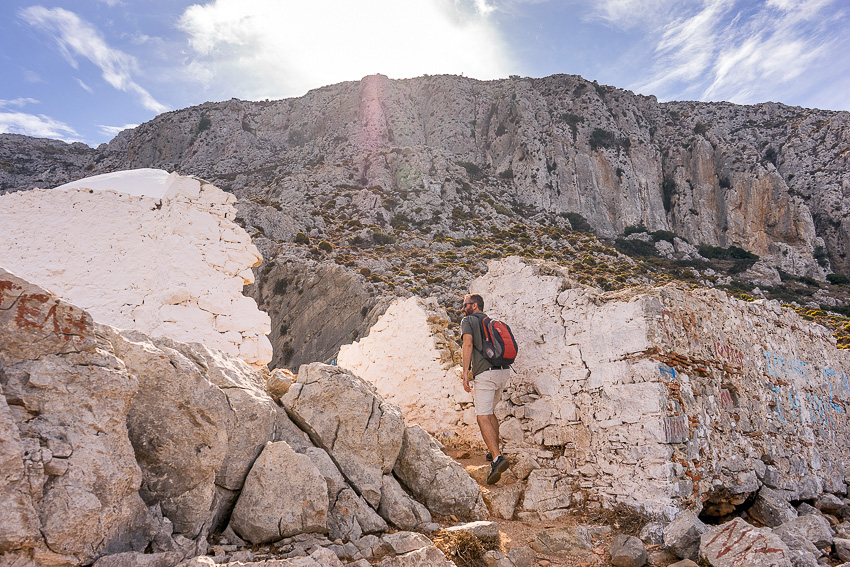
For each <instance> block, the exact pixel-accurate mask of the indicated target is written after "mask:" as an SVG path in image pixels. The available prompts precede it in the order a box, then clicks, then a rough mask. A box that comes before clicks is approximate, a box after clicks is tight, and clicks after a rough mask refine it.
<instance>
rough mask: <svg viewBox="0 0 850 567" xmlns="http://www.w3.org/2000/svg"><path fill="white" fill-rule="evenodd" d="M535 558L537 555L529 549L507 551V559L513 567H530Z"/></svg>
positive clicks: (519, 548) (517, 548) (516, 548)
mask: <svg viewBox="0 0 850 567" xmlns="http://www.w3.org/2000/svg"><path fill="white" fill-rule="evenodd" d="M536 558H537V554H536V553H534V550H532V549H531V548H530V547H526V546H522V547H514V548H513V549H511V550H510V551H508V559H510V560H511V562H512V563H513V564H514V567H531V564H532V562H533V561H534V560H535V559H536Z"/></svg>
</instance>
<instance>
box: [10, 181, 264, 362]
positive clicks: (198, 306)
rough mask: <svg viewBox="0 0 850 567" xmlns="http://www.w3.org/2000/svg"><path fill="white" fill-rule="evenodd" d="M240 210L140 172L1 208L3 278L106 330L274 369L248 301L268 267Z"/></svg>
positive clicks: (229, 199) (189, 185)
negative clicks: (29, 286) (69, 306)
mask: <svg viewBox="0 0 850 567" xmlns="http://www.w3.org/2000/svg"><path fill="white" fill-rule="evenodd" d="M235 201H236V198H235V197H234V196H233V195H230V194H228V193H225V192H224V191H221V190H220V189H218V188H217V187H215V186H213V185H211V184H209V183H204V182H202V181H200V180H198V179H195V178H192V177H184V176H180V175H177V174H175V173H172V174H170V175H169V174H168V173H167V172H164V171H161V170H149V169H148V170H134V171H127V172H118V173H114V174H107V175H102V176H96V177H92V178H88V179H83V180H80V181H77V182H74V183H72V184H68V185H65V186H62V187H60V188H56V189H50V190H41V189H35V190H33V191H23V192H18V193H11V194H7V195H4V196H0V233H2V234H3V237H4V242H5V244H4V245H3V246H0V266H2V267H3V268H5V269H6V270H9V271H11V272H13V273H15V274H16V275H18V276H20V277H22V278H25V279H27V280H29V281H32V282H34V283H37V284H38V285H41V286H43V287H46V288H48V289H50V290H51V291H53V292H54V293H56V294H57V295H59V296H61V297H62V298H64V299H67V300H68V301H70V302H71V303H74V304H75V305H77V306H79V307H81V308H83V309H86V310H88V311H89V312H90V313H91V314H92V316H93V317H94V318H95V319H96V320H97V321H100V322H103V323H107V324H109V325H112V326H115V327H119V328H125V329H137V330H139V331H142V332H144V333H146V334H149V335H152V336H159V335H161V336H166V337H170V338H172V339H175V340H178V341H181V342H200V343H204V344H206V345H208V346H210V347H213V348H216V349H220V350H222V351H224V352H227V353H228V354H231V355H233V356H239V357H240V358H242V359H243V360H245V361H246V362H249V363H251V364H255V365H265V364H266V363H268V361H270V360H271V354H272V350H271V343H270V342H269V340H268V338H267V337H266V335H267V334H268V333H269V332H270V330H271V327H270V326H271V321H270V319H269V317H268V315H267V314H266V313H264V312H262V311H260V310H259V309H258V308H257V304H256V302H255V301H254V300H253V299H251V298H249V297H245V296H243V295H242V288H243V286H244V285H245V284H248V283H252V282H253V274H252V272H251V269H250V268H251V267H252V266H256V265H259V263H260V262H261V260H262V258H261V256H260V253H259V251H258V250H257V248H256V247H255V246H254V245H253V244H252V243H251V238H250V236H249V235H248V234H247V233H246V232H245V231H244V230H243V229H242V228H241V227H239V226H238V225H236V224H235V223H234V222H233V218H234V216H235V213H236V210H235V209H234V207H233V203H235Z"/></svg>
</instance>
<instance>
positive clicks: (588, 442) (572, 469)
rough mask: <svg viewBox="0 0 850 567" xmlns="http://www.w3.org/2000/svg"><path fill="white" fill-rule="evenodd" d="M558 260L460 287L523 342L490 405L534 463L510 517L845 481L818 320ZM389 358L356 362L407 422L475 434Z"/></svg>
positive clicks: (661, 504)
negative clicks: (610, 284)
mask: <svg viewBox="0 0 850 567" xmlns="http://www.w3.org/2000/svg"><path fill="white" fill-rule="evenodd" d="M555 270H556V269H555V268H551V267H546V266H543V265H538V266H532V265H528V264H525V263H523V262H522V261H520V260H519V259H517V258H509V259H507V260H505V261H498V262H492V263H491V264H490V271H489V273H488V274H487V275H486V276H485V277H483V278H479V279H477V280H475V281H474V282H472V284H471V286H470V289H471V291H472V292H473V293H480V294H481V295H483V296H484V298H485V303H486V309H485V311H487V313H488V314H490V315H491V316H496V317H499V318H504V319H505V320H506V321H508V322H509V323H510V325H511V327H512V329H513V332H514V334H515V336H516V337H517V339H518V341H519V343H520V356H519V358H518V359H517V363H516V364H515V369H516V370H517V373H516V374H515V375H513V376H512V379H511V382H510V384H509V386H508V388H507V390H506V392H505V395H504V396H503V398H502V401H501V402H500V403H499V405H498V406H497V408H496V415H497V416H498V417H499V419H500V420H501V423H502V426H501V433H502V437H503V443H504V446H505V447H504V448H505V452H506V453H507V454H508V455H509V456H511V457H512V458H513V460H514V462H515V463H532V465H531V468H536V469H537V470H534V471H533V472H531V474H530V475H528V476H527V478H526V479H525V487H524V493H523V495H522V497H521V498H520V500H519V502H518V505H517V508H516V512H515V515H516V516H518V517H523V516H539V517H545V518H554V517H557V516H558V515H560V514H562V513H564V511H565V510H566V509H568V508H569V507H571V506H574V505H576V504H581V503H584V502H587V501H597V502H600V503H602V504H604V505H606V506H614V505H616V504H618V503H624V504H627V505H630V506H632V507H635V508H637V509H639V510H643V511H645V512H648V513H651V514H654V515H659V516H663V517H668V518H672V517H673V515H674V514H675V512H676V511H677V510H678V509H681V508H686V507H696V508H697V509H700V510H703V511H704V512H705V513H706V514H713V515H717V516H721V515H724V514H727V513H729V512H731V511H733V510H734V509H735V506H738V505H741V504H743V503H744V502H745V501H746V499H747V498H748V497H749V496H750V495H752V494H754V493H755V492H756V491H757V490H758V489H759V488H760V487H761V486H762V485H767V486H770V487H773V488H778V489H781V490H785V491H787V492H786V493H785V495H786V497H787V498H788V499H789V500H796V499H806V498H811V497H813V496H814V495H816V494H818V493H820V492H823V491H824V490H826V491H829V492H837V493H843V492H844V491H845V490H846V486H845V483H846V481H847V478H846V476H845V475H846V474H847V467H848V465H850V449H848V445H850V443H848V441H850V439H848V431H850V428H848V425H847V422H846V412H847V410H848V407H849V406H850V383H848V379H847V376H848V375H850V356H848V355H847V353H845V352H844V351H840V350H838V349H836V348H835V346H834V344H833V342H832V341H831V337H830V336H829V335H828V332H827V331H826V330H825V329H824V328H823V327H820V326H817V325H814V324H810V323H808V322H806V321H803V320H802V319H801V318H800V317H799V316H798V315H797V314H796V313H794V312H793V311H790V310H787V309H783V308H782V307H781V306H779V304H777V303H775V302H753V303H746V302H742V301H740V300H737V299H734V298H730V297H728V296H726V295H725V294H724V293H723V292H720V291H716V290H705V289H696V290H686V289H683V288H680V287H676V286H667V287H663V288H642V289H634V290H629V291H627V292H619V293H609V294H600V293H598V292H596V291H594V290H590V289H586V288H580V287H572V284H571V282H570V280H569V278H568V277H567V276H566V274H565V273H562V272H557V271H555ZM390 314H391V310H390V311H388V316H389V315H390ZM397 321H401V319H398V320H397ZM407 322H408V323H410V324H414V323H415V322H414V321H413V320H412V319H408V320H407ZM398 327H399V325H398V324H395V325H390V324H388V325H385V326H384V327H382V328H378V327H377V326H376V327H375V328H373V330H372V332H370V335H369V337H367V338H368V340H363V341H360V343H355V344H354V345H352V346H350V347H348V348H347V349H343V350H342V352H341V353H340V359H339V360H340V364H342V365H345V364H347V363H348V361H350V360H353V359H354V352H357V351H359V354H358V355H357V357H359V359H361V360H364V359H369V358H370V357H371V356H372V353H373V352H374V350H373V349H374V348H375V347H374V346H373V345H378V344H380V345H382V346H381V348H382V350H383V352H384V353H385V354H384V356H386V357H392V356H393V354H392V353H393V352H395V351H396V350H397V349H396V348H395V345H394V344H393V343H394V341H398V340H399V337H400V336H401V335H400V334H399V332H398V331H393V330H392V329H393V328H398ZM408 332H409V331H408ZM395 344H396V345H397V344H398V343H397V342H396V343H395ZM394 361H395V364H392V365H389V364H388V363H387V364H384V365H383V366H382V367H381V368H378V367H370V366H368V365H366V366H361V367H360V368H359V370H358V372H359V373H360V374H361V375H362V376H364V377H366V378H367V379H369V380H370V381H372V382H374V383H375V384H376V385H377V387H378V389H379V391H381V392H382V393H383V392H384V391H387V390H391V391H392V392H393V395H394V398H395V399H396V403H399V404H400V405H402V407H404V406H405V404H406V405H407V406H415V407H417V410H416V411H417V414H416V415H417V417H411V418H410V419H411V421H417V422H419V423H420V424H421V425H422V426H423V427H425V428H426V429H429V430H430V431H432V432H433V433H435V434H440V433H442V434H443V435H444V436H445V435H448V434H449V433H450V432H451V431H455V432H460V433H461V435H462V436H464V437H466V438H476V439H477V430H476V428H475V427H474V425H472V423H474V420H472V422H471V421H470V420H469V419H468V418H467V419H465V417H466V416H465V415H464V412H465V410H466V408H467V406H466V405H465V404H464V403H463V402H462V398H453V397H447V396H439V395H431V396H423V395H420V391H421V390H420V389H419V388H420V386H419V385H418V384H419V383H428V382H429V378H428V377H426V376H424V373H425V372H426V370H425V369H421V370H416V371H414V370H412V366H411V365H409V363H406V362H405V360H404V359H403V358H395V359H394ZM405 364H408V366H407V367H406V366H405ZM390 366H391V367H392V369H393V370H392V374H393V376H394V378H393V379H392V381H391V380H389V378H388V374H387V373H386V372H385V370H384V368H388V367H390ZM454 372H455V373H454V375H452V374H451V373H447V372H442V373H441V374H439V375H438V374H436V373H435V374H433V375H431V377H430V380H431V381H438V380H445V379H449V380H451V379H452V378H453V377H455V378H454V379H455V380H459V378H456V376H457V375H458V374H457V372H458V370H457V369H455V371H454ZM405 376H415V377H416V378H415V380H416V383H413V382H410V383H408V382H406V379H405ZM452 413H453V415H454V422H455V423H454V427H452V426H451V423H450V422H451V421H452V419H451V417H450V416H451V415H452ZM437 414H441V415H442V418H441V420H440V421H436V420H429V419H428V416H429V415H437ZM418 420H422V421H418ZM523 466H525V465H523ZM526 474H527V473H526Z"/></svg>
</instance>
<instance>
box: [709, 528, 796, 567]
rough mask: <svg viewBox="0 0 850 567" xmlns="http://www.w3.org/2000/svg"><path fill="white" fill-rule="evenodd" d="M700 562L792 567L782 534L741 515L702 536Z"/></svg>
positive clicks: (715, 566) (725, 565) (720, 566)
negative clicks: (744, 518)
mask: <svg viewBox="0 0 850 567" xmlns="http://www.w3.org/2000/svg"><path fill="white" fill-rule="evenodd" d="M699 561H700V562H701V563H705V564H708V565H711V566H712V567H738V566H741V565H746V566H747V567H792V564H791V554H790V551H789V549H788V547H787V546H786V545H785V544H784V543H783V542H782V540H781V539H779V536H777V535H775V534H773V533H772V532H771V531H770V529H768V528H756V527H753V526H752V525H750V524H748V523H747V522H745V521H744V520H742V519H741V518H735V519H734V520H732V521H731V522H727V523H725V524H722V525H719V526H714V527H712V528H711V529H710V530H708V531H707V532H705V533H704V534H703V535H702V537H701V538H700V546H699Z"/></svg>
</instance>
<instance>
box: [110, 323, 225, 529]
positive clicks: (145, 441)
mask: <svg viewBox="0 0 850 567" xmlns="http://www.w3.org/2000/svg"><path fill="white" fill-rule="evenodd" d="M110 339H111V341H112V343H113V345H114V347H115V352H116V354H117V355H118V356H119V357H120V358H121V360H123V361H124V364H126V366H127V369H128V371H129V372H131V373H132V374H133V375H134V376H136V377H138V380H139V393H138V394H137V395H136V396H135V397H134V398H133V404H132V408H131V410H130V413H129V415H128V416H127V427H128V429H129V434H130V441H131V442H132V443H133V448H134V449H135V454H136V458H137V459H138V462H139V465H140V466H141V468H142V474H143V481H142V487H141V496H142V498H144V500H145V502H147V503H148V505H153V504H160V505H161V506H162V511H163V513H164V514H165V516H166V517H168V519H169V520H171V522H172V523H173V524H174V529H175V532H176V533H180V534H183V535H185V536H186V537H189V538H190V539H191V538H194V537H196V536H198V535H200V532H201V529H202V527H203V526H205V525H208V524H209V523H210V522H211V519H212V516H213V515H214V514H213V513H212V512H211V509H212V504H213V500H214V497H215V477H216V470H217V469H218V468H219V467H220V466H221V464H222V462H223V461H224V457H225V455H226V453H227V448H228V435H227V433H228V431H229V430H232V429H233V424H234V423H235V420H236V417H235V415H234V412H233V410H232V409H231V408H230V407H229V405H228V403H227V397H226V396H225V395H224V393H223V392H222V391H221V389H220V388H218V387H217V386H216V385H215V384H213V383H211V382H210V381H209V380H208V379H207V376H206V371H205V369H204V367H202V366H201V365H199V364H197V363H196V362H195V361H194V360H193V359H192V358H189V357H187V356H186V355H184V354H183V353H181V352H180V351H179V350H177V349H175V348H173V347H175V346H177V345H176V344H174V343H172V342H170V341H168V342H166V341H165V340H162V339H159V340H154V339H150V338H149V337H146V336H145V335H142V334H141V333H139V332H138V331H117V330H113V331H111V332H110Z"/></svg>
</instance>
